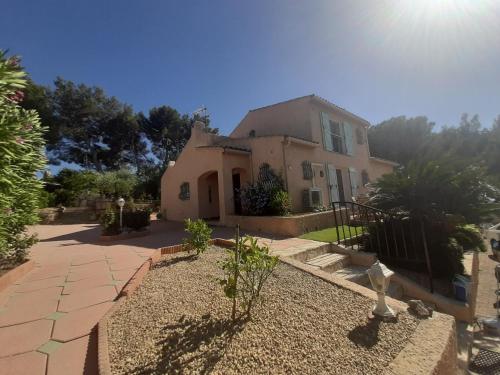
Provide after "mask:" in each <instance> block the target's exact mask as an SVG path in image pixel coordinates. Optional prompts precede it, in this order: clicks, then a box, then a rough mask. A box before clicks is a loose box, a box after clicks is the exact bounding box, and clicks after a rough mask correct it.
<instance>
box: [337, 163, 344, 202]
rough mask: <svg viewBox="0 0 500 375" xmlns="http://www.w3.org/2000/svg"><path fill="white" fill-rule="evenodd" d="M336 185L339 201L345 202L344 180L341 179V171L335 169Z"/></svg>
mask: <svg viewBox="0 0 500 375" xmlns="http://www.w3.org/2000/svg"><path fill="white" fill-rule="evenodd" d="M337 185H338V187H339V201H340V202H345V194H344V180H343V179H342V170H341V169H337Z"/></svg>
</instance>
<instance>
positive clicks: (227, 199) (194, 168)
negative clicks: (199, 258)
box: [161, 128, 251, 222]
mask: <svg viewBox="0 0 500 375" xmlns="http://www.w3.org/2000/svg"><path fill="white" fill-rule="evenodd" d="M217 139H218V137H217V136H215V135H213V134H208V133H205V132H203V131H202V130H201V129H199V128H198V129H196V128H193V130H192V136H191V138H190V140H189V141H188V143H187V144H186V146H185V147H184V150H183V152H182V153H181V154H180V155H179V158H178V159H177V161H176V162H175V165H173V166H169V167H168V168H167V170H166V171H165V173H164V174H163V176H162V179H161V211H162V213H163V215H164V217H165V218H166V219H167V220H174V221H181V220H184V219H186V218H191V219H197V218H200V217H216V216H219V217H220V220H221V221H222V222H224V217H225V215H226V213H234V202H233V187H232V174H233V171H238V172H241V177H242V184H244V183H245V182H247V181H249V179H250V178H251V174H250V173H245V172H244V171H250V170H251V168H250V166H251V164H250V154H249V153H245V152H240V151H236V150H227V149H223V148H212V147H205V146H207V145H210V144H211V143H213V142H214V141H215V140H217ZM212 173H216V175H215V174H213V175H212ZM206 176H209V181H207V179H206ZM200 177H201V178H200ZM184 182H188V183H189V190H190V198H189V199H188V200H181V199H179V192H180V185H181V184H182V183H184ZM209 185H210V186H211V187H212V198H213V200H212V203H209V202H208V186H209ZM215 191H217V195H218V197H217V198H215V197H214V194H215ZM216 201H217V202H218V207H217V205H216V204H215V202H216ZM200 203H201V204H200Z"/></svg>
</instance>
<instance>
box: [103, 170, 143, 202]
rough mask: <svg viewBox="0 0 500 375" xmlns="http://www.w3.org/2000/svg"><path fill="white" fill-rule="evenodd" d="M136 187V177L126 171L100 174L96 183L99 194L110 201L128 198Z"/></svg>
mask: <svg viewBox="0 0 500 375" xmlns="http://www.w3.org/2000/svg"><path fill="white" fill-rule="evenodd" d="M136 185H137V176H136V175H135V174H134V173H132V172H131V171H129V170H128V169H120V170H118V171H107V172H103V173H100V174H98V177H97V181H96V187H97V190H98V191H99V194H100V195H101V196H103V197H106V198H112V199H117V198H119V197H122V198H128V197H130V196H131V195H132V193H133V191H134V188H135V186H136Z"/></svg>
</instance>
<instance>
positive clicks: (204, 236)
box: [182, 219, 212, 255]
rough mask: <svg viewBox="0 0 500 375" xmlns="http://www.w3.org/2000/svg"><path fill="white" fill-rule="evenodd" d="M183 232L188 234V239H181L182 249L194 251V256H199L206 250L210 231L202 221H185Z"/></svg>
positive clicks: (210, 234)
mask: <svg viewBox="0 0 500 375" xmlns="http://www.w3.org/2000/svg"><path fill="white" fill-rule="evenodd" d="M184 225H185V228H184V231H185V232H187V233H189V237H187V238H184V239H183V241H182V242H183V244H184V248H185V249H186V250H187V251H188V252H190V251H192V250H194V251H196V255H200V254H202V253H203V252H205V250H206V249H208V245H210V238H211V236H212V229H211V228H210V227H209V226H208V225H207V223H205V222H204V221H203V220H201V219H198V220H191V219H187V220H186V221H185V222H184Z"/></svg>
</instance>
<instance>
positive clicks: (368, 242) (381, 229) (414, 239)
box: [332, 202, 434, 293]
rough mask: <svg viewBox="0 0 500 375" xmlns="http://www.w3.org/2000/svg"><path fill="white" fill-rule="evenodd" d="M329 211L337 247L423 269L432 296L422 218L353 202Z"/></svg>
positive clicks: (339, 205) (341, 204)
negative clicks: (368, 253) (363, 252)
mask: <svg viewBox="0 0 500 375" xmlns="http://www.w3.org/2000/svg"><path fill="white" fill-rule="evenodd" d="M332 210H333V214H334V215H333V217H334V224H335V228H336V234H337V241H336V242H337V245H342V246H344V247H346V248H350V249H351V250H360V249H363V250H364V251H368V252H372V253H376V254H377V256H378V258H379V259H380V260H381V261H384V262H387V263H389V264H391V263H392V264H397V265H399V266H401V264H403V265H406V267H408V266H410V265H411V267H417V268H419V269H423V270H425V272H426V273H427V275H428V277H429V285H430V290H431V293H432V292H433V289H434V288H433V283H432V267H431V263H430V257H429V251H428V246H427V236H426V229H425V222H424V219H423V218H411V217H408V216H406V215H402V214H396V213H392V212H386V211H383V210H381V209H378V208H375V207H371V206H367V205H365V204H361V203H356V202H333V203H332ZM353 228H354V229H353ZM359 229H360V230H359ZM353 231H354V235H353ZM401 267H403V266H401Z"/></svg>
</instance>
